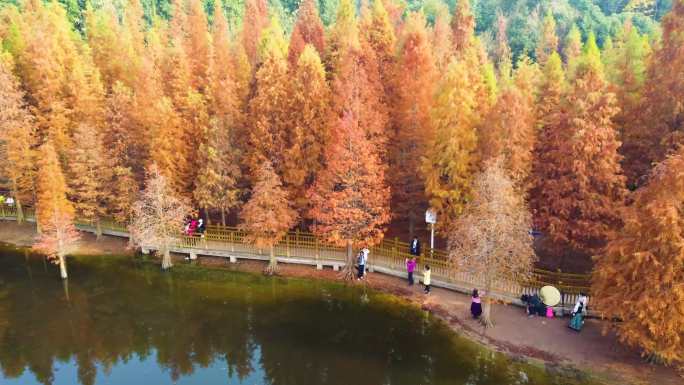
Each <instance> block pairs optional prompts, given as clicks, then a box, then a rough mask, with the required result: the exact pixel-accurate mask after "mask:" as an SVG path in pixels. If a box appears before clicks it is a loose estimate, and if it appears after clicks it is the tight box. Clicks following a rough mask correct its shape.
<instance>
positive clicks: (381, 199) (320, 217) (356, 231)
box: [309, 109, 390, 279]
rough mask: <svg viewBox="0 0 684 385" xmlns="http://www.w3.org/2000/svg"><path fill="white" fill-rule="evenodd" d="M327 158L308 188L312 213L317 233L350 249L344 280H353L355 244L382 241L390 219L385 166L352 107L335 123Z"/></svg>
mask: <svg viewBox="0 0 684 385" xmlns="http://www.w3.org/2000/svg"><path fill="white" fill-rule="evenodd" d="M325 160H326V163H325V164H326V166H325V168H324V169H323V170H322V171H321V172H320V173H319V174H318V176H317V177H316V182H315V183H314V185H313V186H312V188H311V190H310V191H309V199H310V202H311V209H310V211H309V216H310V217H311V218H313V219H314V221H315V222H314V225H313V231H314V233H315V234H317V235H318V236H320V237H322V238H323V239H324V240H326V241H327V242H330V243H332V244H334V245H337V246H345V247H346V248H347V261H346V264H345V269H344V278H345V279H353V277H354V272H353V266H354V254H353V247H355V246H357V247H360V246H372V245H374V244H377V243H378V242H380V241H381V240H382V238H383V232H384V226H385V225H386V224H387V222H389V219H390V217H389V196H390V192H389V188H388V187H387V185H386V184H385V175H384V167H383V166H382V165H381V164H380V159H379V158H378V155H377V153H376V152H375V151H373V148H372V142H371V141H370V140H369V139H368V137H367V136H366V134H365V132H364V129H363V127H361V126H360V124H359V119H358V117H357V116H356V115H355V113H354V110H351V109H347V110H346V112H345V114H344V115H343V117H342V118H340V119H339V120H338V121H337V127H335V129H334V130H333V136H332V140H331V142H330V143H329V144H328V146H327V148H326V152H325Z"/></svg>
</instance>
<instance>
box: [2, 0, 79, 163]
mask: <svg viewBox="0 0 684 385" xmlns="http://www.w3.org/2000/svg"><path fill="white" fill-rule="evenodd" d="M12 27H13V28H15V30H16V33H15V34H14V35H13V36H11V37H10V39H9V40H8V41H7V42H6V43H3V45H5V44H6V45H7V46H8V47H10V49H9V52H10V53H11V54H12V56H13V57H14V59H15V61H16V68H15V72H16V74H17V76H18V77H19V79H20V80H21V82H22V86H23V88H24V89H25V90H26V93H27V94H28V95H30V97H29V98H27V101H28V102H29V105H30V109H31V112H32V113H33V115H34V116H35V118H36V133H37V136H38V139H39V140H41V141H42V140H45V139H46V138H49V139H50V140H51V141H52V143H53V145H54V146H55V150H56V151H57V152H58V153H60V154H63V150H65V149H66V148H67V145H68V144H69V137H68V134H69V128H70V126H71V120H70V118H69V116H70V114H71V113H72V111H71V110H70V108H69V106H68V104H67V103H66V100H65V99H64V96H65V92H64V90H65V87H66V85H67V76H68V74H69V73H70V72H71V66H70V64H71V63H73V62H74V61H78V57H79V54H78V52H77V47H76V42H77V40H76V39H74V32H73V30H72V28H71V25H70V24H69V21H68V20H67V17H66V14H65V12H64V8H63V7H62V6H61V5H60V4H58V3H43V2H40V1H36V2H29V3H28V4H27V7H26V9H25V10H24V12H22V15H21V17H18V18H17V20H16V21H15V23H14V24H13V26H12ZM70 59H71V60H70Z"/></svg>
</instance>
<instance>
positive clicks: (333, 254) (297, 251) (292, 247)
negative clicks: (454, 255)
mask: <svg viewBox="0 0 684 385" xmlns="http://www.w3.org/2000/svg"><path fill="white" fill-rule="evenodd" d="M16 216H17V212H16V207H10V206H6V205H2V206H0V219H6V220H15V219H16ZM24 217H25V220H27V221H35V212H34V210H33V209H32V208H24ZM76 225H77V227H78V228H79V229H80V230H83V231H89V232H94V231H95V227H96V226H95V223H93V222H91V221H83V220H78V221H77V223H76ZM100 228H101V230H102V231H103V233H105V234H113V235H118V236H128V232H127V231H128V230H127V228H126V225H125V224H122V223H117V222H116V221H113V220H110V219H102V220H100ZM408 250H409V244H408V243H406V242H400V241H399V240H398V239H393V240H384V241H382V242H381V243H380V244H378V245H376V246H374V247H372V248H371V253H370V257H369V262H368V263H369V267H370V268H371V269H375V270H378V271H382V272H386V273H389V274H393V275H403V274H404V271H405V261H406V258H410V257H411V255H410V254H409V252H408ZM174 251H178V252H193V253H196V254H203V253H204V254H209V255H211V253H210V251H215V252H222V253H223V254H220V255H225V253H228V254H230V255H231V256H236V257H240V258H259V259H264V258H266V255H267V254H268V250H259V249H258V248H256V247H254V246H253V245H251V244H249V243H248V242H246V241H245V232H244V231H243V230H240V229H238V228H236V227H229V226H208V227H207V229H206V232H205V233H204V236H202V237H200V236H184V235H180V236H179V237H178V241H177V243H176V245H175V248H174ZM275 254H276V255H277V256H278V257H279V258H283V259H286V260H289V261H294V262H295V263H297V262H300V263H308V264H318V263H319V262H321V261H325V262H326V263H327V264H331V263H333V264H337V265H339V266H341V265H344V263H345V260H346V258H345V257H346V249H345V248H343V247H337V246H333V245H330V244H327V243H325V242H322V241H320V240H319V239H318V238H317V237H316V236H315V235H313V234H311V233H307V232H301V231H293V232H289V233H288V234H287V235H286V236H285V237H284V238H283V239H282V240H281V241H280V242H279V243H278V244H277V245H276V247H275ZM217 255H218V254H217ZM426 264H427V265H430V269H431V270H432V277H433V281H435V282H440V283H441V284H442V285H443V286H445V287H450V288H454V289H458V290H460V291H466V290H470V289H472V288H476V287H477V288H482V287H484V279H483V278H482V277H479V276H477V275H474V274H469V273H467V272H464V271H461V270H459V269H458V268H457V266H455V265H454V264H453V262H451V261H450V259H449V258H448V256H447V253H446V252H445V251H443V250H437V249H435V250H427V251H425V252H424V253H423V255H422V256H421V257H419V260H418V266H423V265H426ZM545 285H553V286H555V287H557V288H558V289H559V290H560V291H561V293H562V294H563V303H564V304H565V305H566V306H567V305H568V304H572V303H574V300H575V299H576V296H577V294H579V293H580V292H585V293H587V292H588V291H589V276H588V275H586V274H568V273H563V272H561V271H556V272H553V271H546V270H541V269H535V270H534V271H533V273H532V275H531V277H530V278H529V279H526V280H524V281H516V280H503V281H500V282H498V283H497V284H496V285H494V286H495V287H494V291H496V292H497V293H499V296H500V297H504V298H506V299H509V300H514V299H517V298H519V297H520V295H522V294H535V293H537V291H538V290H539V288H540V287H542V286H545Z"/></svg>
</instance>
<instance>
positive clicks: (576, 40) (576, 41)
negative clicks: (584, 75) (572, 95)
mask: <svg viewBox="0 0 684 385" xmlns="http://www.w3.org/2000/svg"><path fill="white" fill-rule="evenodd" d="M581 55H582V35H581V34H580V31H579V28H577V25H576V24H573V25H572V28H570V31H569V32H568V34H567V35H566V36H565V42H564V44H563V58H564V59H565V65H566V72H567V74H568V78H570V79H572V78H574V76H575V67H576V66H577V61H578V60H579V59H580V56H581Z"/></svg>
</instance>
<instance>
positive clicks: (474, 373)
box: [0, 248, 574, 385]
mask: <svg viewBox="0 0 684 385" xmlns="http://www.w3.org/2000/svg"><path fill="white" fill-rule="evenodd" d="M69 275H70V277H69V280H68V283H67V282H62V281H61V280H60V279H59V278H58V272H57V269H56V268H55V267H54V266H50V265H48V264H45V263H44V261H43V259H42V258H40V257H27V256H25V254H24V252H22V251H18V250H11V249H6V248H5V249H2V251H1V256H0V368H1V371H0V384H3V385H15V384H22V385H25V384H28V385H30V384H55V385H62V384H64V385H67V384H68V385H73V384H83V385H91V384H98V385H99V384H117V385H119V384H121V385H135V384H142V385H156V384H202V385H209V384H231V385H232V384H250V385H251V384H254V385H258V384H278V385H307V384H312V385H313V384H339V385H383V384H392V385H400V384H406V385H421V384H422V385H429V384H463V385H465V384H468V385H485V384H486V385H506V384H539V385H550V384H557V385H561V384H562V385H565V384H574V382H571V381H569V380H567V379H561V378H549V376H548V375H547V374H546V373H545V371H544V370H543V369H541V368H538V367H531V366H527V365H524V364H521V363H514V362H511V361H510V360H509V359H507V358H506V357H505V356H503V355H501V354H494V353H492V352H490V351H488V350H486V349H484V348H482V347H480V346H479V345H476V344H474V343H472V342H470V341H468V340H466V339H464V338H462V337H459V336H457V335H456V334H454V333H452V332H451V331H450V329H449V328H448V327H446V326H445V325H444V324H443V323H442V322H440V321H439V320H437V319H435V318H433V317H432V316H430V315H429V314H427V313H426V312H423V311H420V310H419V309H417V308H415V307H413V306H408V305H406V304H405V303H404V302H403V301H402V300H401V299H397V298H395V297H392V296H389V295H384V294H380V293H376V292H372V291H365V290H363V289H362V288H358V287H354V288H349V287H345V286H343V285H341V284H336V283H329V282H323V281H316V280H311V281H309V280H300V279H284V278H266V277H262V276H260V275H253V274H247V273H238V272H230V271H223V270H210V269H205V268H201V267H195V266H188V265H182V266H176V267H174V269H173V271H171V272H168V273H162V272H160V271H159V269H158V267H157V266H155V265H154V264H152V263H148V262H142V261H138V260H133V259H131V258H121V257H87V258H86V257H81V258H70V260H69Z"/></svg>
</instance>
